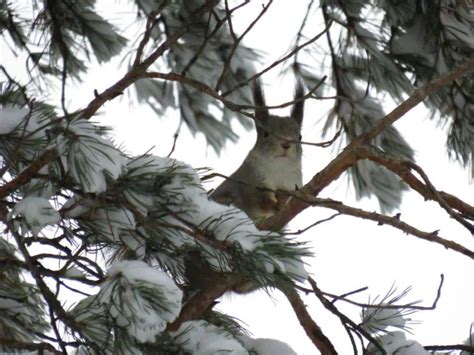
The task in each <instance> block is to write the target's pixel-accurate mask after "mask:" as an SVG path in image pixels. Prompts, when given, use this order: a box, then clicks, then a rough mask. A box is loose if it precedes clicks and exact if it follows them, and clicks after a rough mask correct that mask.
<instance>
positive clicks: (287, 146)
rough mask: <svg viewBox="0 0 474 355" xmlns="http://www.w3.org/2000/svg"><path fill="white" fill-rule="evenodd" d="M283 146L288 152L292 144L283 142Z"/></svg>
mask: <svg viewBox="0 0 474 355" xmlns="http://www.w3.org/2000/svg"><path fill="white" fill-rule="evenodd" d="M281 146H282V147H283V149H285V150H287V149H290V142H283V143H282V144H281Z"/></svg>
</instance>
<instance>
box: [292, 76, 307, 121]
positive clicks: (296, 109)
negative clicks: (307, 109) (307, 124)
mask: <svg viewBox="0 0 474 355" xmlns="http://www.w3.org/2000/svg"><path fill="white" fill-rule="evenodd" d="M303 96H304V86H303V82H302V81H301V80H300V79H298V80H297V81H296V88H295V100H298V99H301V98H302V97H303ZM303 112H304V100H300V101H298V102H295V104H294V105H293V109H292V110H291V118H293V119H294V120H295V121H296V122H297V123H298V124H299V125H300V126H301V123H302V122H303Z"/></svg>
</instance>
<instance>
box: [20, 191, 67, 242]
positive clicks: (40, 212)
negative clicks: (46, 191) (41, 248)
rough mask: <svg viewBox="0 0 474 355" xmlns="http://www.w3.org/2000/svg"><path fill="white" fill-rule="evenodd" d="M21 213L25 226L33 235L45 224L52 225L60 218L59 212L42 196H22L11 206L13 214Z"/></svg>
mask: <svg viewBox="0 0 474 355" xmlns="http://www.w3.org/2000/svg"><path fill="white" fill-rule="evenodd" d="M18 215H21V216H23V218H24V219H25V222H26V224H27V227H28V228H29V229H30V230H31V232H32V233H33V234H34V235H38V234H39V232H41V230H42V229H43V228H44V227H45V226H47V225H53V224H56V223H58V222H59V221H60V220H61V217H60V215H59V213H58V212H57V211H56V210H55V209H54V208H53V206H51V204H50V203H49V201H48V200H47V199H46V198H43V197H34V196H27V197H24V198H23V199H22V200H21V201H19V202H18V203H17V204H15V206H14V207H13V216H18Z"/></svg>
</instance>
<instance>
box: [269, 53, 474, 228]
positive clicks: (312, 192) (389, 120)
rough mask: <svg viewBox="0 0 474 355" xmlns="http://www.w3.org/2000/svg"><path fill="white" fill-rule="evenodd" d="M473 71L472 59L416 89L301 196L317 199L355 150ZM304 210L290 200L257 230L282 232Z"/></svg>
mask: <svg viewBox="0 0 474 355" xmlns="http://www.w3.org/2000/svg"><path fill="white" fill-rule="evenodd" d="M472 71H474V59H471V60H469V61H467V62H466V63H464V64H463V65H461V66H459V67H458V68H456V69H454V70H453V71H451V72H449V73H447V74H444V75H442V76H440V77H439V78H437V79H435V80H433V81H431V82H430V83H428V84H426V85H424V86H423V87H421V88H419V89H416V90H415V92H414V93H413V94H412V95H411V96H410V97H409V98H408V99H406V100H405V101H404V102H403V103H402V104H400V105H399V106H398V107H396V108H395V109H394V110H393V111H392V112H390V113H389V114H388V115H387V116H385V117H384V118H383V119H382V120H380V121H379V122H378V124H377V125H376V126H375V127H374V128H372V129H371V130H370V131H368V132H366V133H363V134H361V135H359V136H357V137H355V138H354V139H353V140H352V142H351V143H349V144H348V145H347V146H346V147H345V148H344V150H343V151H342V152H341V153H340V154H339V155H338V156H337V157H336V158H334V159H333V160H332V161H331V162H330V163H329V164H328V165H327V166H326V167H325V168H324V169H323V170H321V171H320V172H319V173H317V174H316V175H315V176H314V177H313V178H312V179H311V181H309V182H308V183H307V184H306V185H305V186H303V187H302V188H301V189H300V190H299V192H300V193H301V195H303V196H317V195H318V194H319V193H320V192H321V191H322V190H323V189H324V188H325V187H326V186H328V185H329V184H330V183H331V182H332V181H335V180H336V179H337V178H339V176H340V175H341V174H342V173H343V172H344V171H346V170H347V169H348V168H350V167H351V166H353V165H354V164H355V163H356V162H357V161H358V160H359V159H360V157H358V156H357V154H356V152H355V150H356V148H357V147H360V146H363V145H366V144H370V142H371V141H372V139H374V138H375V137H376V136H377V135H378V134H380V133H381V132H382V131H383V130H384V129H385V128H387V127H389V126H390V125H392V124H393V123H394V122H395V121H397V120H398V119H400V118H401V117H403V115H405V114H406V113H407V112H409V111H410V110H411V109H412V108H414V107H415V106H416V105H418V104H419V103H420V102H421V101H423V100H424V99H425V98H426V97H427V96H428V95H430V94H432V93H433V92H435V91H436V90H439V89H440V88H442V87H444V86H445V85H447V84H449V83H450V82H452V81H453V80H456V79H459V78H460V77H462V76H463V75H465V74H467V73H470V72H472ZM307 207H309V205H308V204H307V203H305V202H304V201H303V200H301V199H296V198H292V199H290V201H289V202H288V203H287V204H286V206H285V207H284V208H283V209H281V210H280V211H279V212H278V213H277V214H275V215H274V216H272V217H270V218H268V219H267V220H265V221H263V222H262V224H261V225H260V228H261V229H265V230H281V229H282V228H283V227H284V226H285V225H287V224H288V222H290V221H291V220H292V219H293V218H294V217H295V216H296V215H298V214H299V213H300V212H301V211H303V210H304V209H306V208H307Z"/></svg>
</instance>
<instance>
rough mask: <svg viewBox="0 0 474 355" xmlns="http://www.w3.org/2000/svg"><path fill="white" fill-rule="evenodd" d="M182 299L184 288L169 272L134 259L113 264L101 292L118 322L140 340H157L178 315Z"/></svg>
mask: <svg viewBox="0 0 474 355" xmlns="http://www.w3.org/2000/svg"><path fill="white" fill-rule="evenodd" d="M181 299H182V292H181V290H180V289H179V288H178V286H176V284H175V283H174V281H173V280H172V279H171V278H170V277H169V276H168V275H167V274H166V273H165V272H163V271H161V270H158V269H155V268H153V267H151V266H149V265H148V264H146V263H145V262H142V261H134V260H128V261H122V262H119V263H116V264H115V265H113V266H112V267H111V268H110V270H109V276H108V279H107V281H105V282H104V283H103V285H102V286H101V290H100V292H99V295H98V300H99V303H101V304H103V305H105V306H106V307H107V309H108V312H109V314H110V316H111V317H112V318H113V319H114V320H115V323H116V324H117V325H118V326H120V327H124V328H126V330H127V332H128V334H129V335H130V336H131V337H133V338H135V339H136V340H137V341H138V342H140V343H145V342H153V341H155V336H156V335H158V334H159V333H161V332H163V331H164V330H165V328H166V325H167V323H169V322H172V321H173V320H175V319H176V317H177V316H178V315H179V312H180V310H181Z"/></svg>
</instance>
